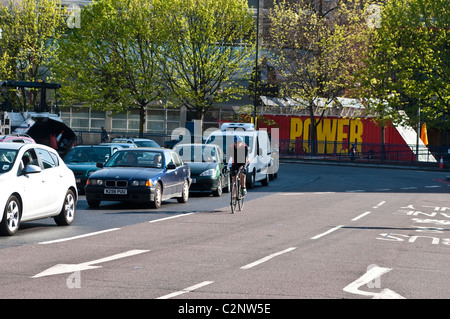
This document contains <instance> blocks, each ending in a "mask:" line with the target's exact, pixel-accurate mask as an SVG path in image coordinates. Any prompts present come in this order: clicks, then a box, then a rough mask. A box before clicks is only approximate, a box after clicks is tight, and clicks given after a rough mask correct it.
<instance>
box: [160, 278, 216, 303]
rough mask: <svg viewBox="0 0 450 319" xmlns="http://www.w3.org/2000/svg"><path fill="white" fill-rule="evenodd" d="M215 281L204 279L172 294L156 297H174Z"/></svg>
mask: <svg viewBox="0 0 450 319" xmlns="http://www.w3.org/2000/svg"><path fill="white" fill-rule="evenodd" d="M213 282H214V281H204V282H201V283H199V284H197V285H194V286H190V287H188V288H185V289H183V290H180V291H176V292H172V293H171V294H168V295H165V296H162V297H158V298H156V299H169V298H172V297H176V296H179V295H182V294H185V293H188V292H191V291H194V290H196V289H198V288H201V287H204V286H207V285H209V284H212V283H213Z"/></svg>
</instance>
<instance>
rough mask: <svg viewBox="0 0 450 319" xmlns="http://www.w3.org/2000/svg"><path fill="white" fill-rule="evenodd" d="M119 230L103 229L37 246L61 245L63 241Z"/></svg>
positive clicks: (41, 243) (44, 242)
mask: <svg viewBox="0 0 450 319" xmlns="http://www.w3.org/2000/svg"><path fill="white" fill-rule="evenodd" d="M119 229H120V228H111V229H105V230H101V231H97V232H93V233H88V234H83V235H79V236H74V237H67V238H61V239H55V240H49V241H43V242H40V243H38V244H39V245H49V244H54V243H61V242H64V241H69V240H74V239H79V238H84V237H90V236H95V235H99V234H103V233H108V232H111V231H115V230H119Z"/></svg>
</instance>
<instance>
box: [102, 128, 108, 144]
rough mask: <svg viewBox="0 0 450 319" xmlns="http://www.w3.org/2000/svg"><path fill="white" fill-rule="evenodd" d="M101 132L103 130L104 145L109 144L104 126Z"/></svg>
mask: <svg viewBox="0 0 450 319" xmlns="http://www.w3.org/2000/svg"><path fill="white" fill-rule="evenodd" d="M101 130H102V136H101V140H102V143H107V142H108V132H106V130H105V128H104V127H103V126H102V128H101Z"/></svg>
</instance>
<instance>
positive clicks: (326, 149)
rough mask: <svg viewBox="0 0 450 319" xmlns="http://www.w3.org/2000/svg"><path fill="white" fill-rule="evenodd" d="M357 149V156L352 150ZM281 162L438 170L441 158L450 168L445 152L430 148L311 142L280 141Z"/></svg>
mask: <svg viewBox="0 0 450 319" xmlns="http://www.w3.org/2000/svg"><path fill="white" fill-rule="evenodd" d="M352 145H354V148H355V149H356V152H354V154H352V152H350V149H351V148H352ZM279 152H280V158H297V159H323V160H334V161H355V162H370V163H390V164H420V165H430V166H436V165H438V164H439V162H440V159H441V157H442V158H443V160H444V163H445V164H448V165H450V154H449V153H448V152H444V150H443V149H439V150H434V151H433V152H432V151H431V150H430V149H428V148H427V147H424V146H422V147H420V146H419V147H417V145H407V144H384V145H383V144H377V143H348V142H337V141H334V142H327V141H315V142H313V141H311V140H301V139H297V140H280V141H279Z"/></svg>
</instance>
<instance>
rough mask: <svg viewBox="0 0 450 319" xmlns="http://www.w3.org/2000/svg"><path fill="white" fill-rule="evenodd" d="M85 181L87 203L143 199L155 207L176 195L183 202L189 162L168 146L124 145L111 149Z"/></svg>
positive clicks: (189, 179) (187, 182)
mask: <svg viewBox="0 0 450 319" xmlns="http://www.w3.org/2000/svg"><path fill="white" fill-rule="evenodd" d="M99 166H100V167H101V168H102V169H100V170H98V171H96V172H95V173H93V174H92V175H91V176H90V177H89V179H88V181H87V184H86V187H85V192H86V200H87V203H88V205H89V206H90V207H98V206H99V205H100V202H101V201H130V202H147V203H150V204H151V206H152V207H154V208H158V207H160V206H161V203H162V201H163V200H166V199H170V198H176V199H177V200H178V202H180V203H185V202H187V201H188V197H189V187H190V184H191V178H190V175H191V172H190V169H189V166H187V165H186V164H184V163H183V161H182V160H181V158H180V157H179V156H178V155H177V154H176V153H175V152H173V151H172V150H167V149H163V148H127V149H121V150H119V151H117V152H116V153H114V155H112V156H111V158H110V159H109V160H108V161H107V162H106V163H105V164H104V165H102V164H99Z"/></svg>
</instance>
